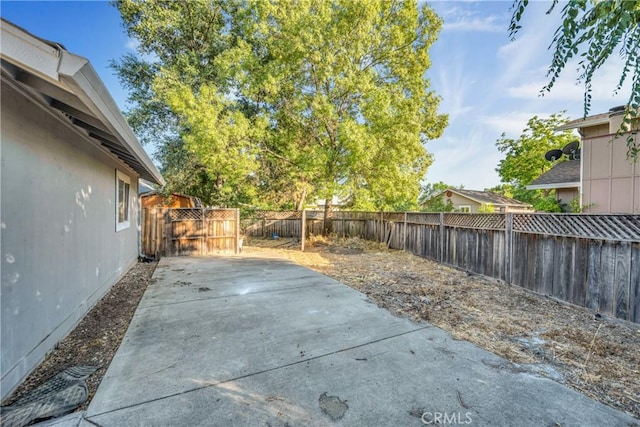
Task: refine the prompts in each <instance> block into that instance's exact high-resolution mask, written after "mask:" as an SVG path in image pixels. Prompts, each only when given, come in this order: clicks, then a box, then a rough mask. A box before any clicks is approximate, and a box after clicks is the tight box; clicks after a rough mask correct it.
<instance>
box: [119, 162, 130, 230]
mask: <svg viewBox="0 0 640 427" xmlns="http://www.w3.org/2000/svg"><path fill="white" fill-rule="evenodd" d="M130 189H131V179H130V178H129V177H128V176H127V175H125V174H123V173H122V172H120V171H116V231H120V230H124V229H125V228H129V224H130V222H129V190H130Z"/></svg>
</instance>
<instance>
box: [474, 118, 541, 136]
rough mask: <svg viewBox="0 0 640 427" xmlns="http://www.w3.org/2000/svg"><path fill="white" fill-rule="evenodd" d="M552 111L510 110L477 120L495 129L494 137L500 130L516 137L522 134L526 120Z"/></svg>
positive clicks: (500, 132)
mask: <svg viewBox="0 0 640 427" xmlns="http://www.w3.org/2000/svg"><path fill="white" fill-rule="evenodd" d="M551 114H552V113H548V112H537V113H535V112H524V111H512V112H507V113H501V114H495V115H489V116H481V117H479V118H478V121H479V122H481V123H483V124H484V125H486V126H487V127H488V128H490V129H492V130H493V131H495V132H496V133H495V135H496V139H497V138H498V137H499V135H500V134H502V132H504V133H506V134H507V136H508V137H513V138H515V137H518V136H520V135H521V134H522V131H523V130H524V129H525V128H526V127H527V122H528V121H529V119H531V118H532V117H533V116H538V117H549V116H550V115H551Z"/></svg>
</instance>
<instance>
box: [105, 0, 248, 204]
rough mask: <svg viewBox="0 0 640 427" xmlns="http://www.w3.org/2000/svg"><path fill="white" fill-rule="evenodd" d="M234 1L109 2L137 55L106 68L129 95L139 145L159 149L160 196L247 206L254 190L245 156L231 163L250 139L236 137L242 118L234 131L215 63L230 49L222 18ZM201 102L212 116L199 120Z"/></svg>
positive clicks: (226, 25) (233, 116) (227, 26)
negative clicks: (176, 193)
mask: <svg viewBox="0 0 640 427" xmlns="http://www.w3.org/2000/svg"><path fill="white" fill-rule="evenodd" d="M238 3H239V2H234V1H226V2H209V1H203V0H195V1H189V2H174V1H166V0H150V1H136V0H120V1H116V2H114V4H115V5H116V7H117V8H118V10H119V11H120V13H121V15H122V19H123V23H124V27H125V29H126V30H127V33H128V34H129V36H130V37H131V38H133V39H135V40H137V42H138V47H137V55H127V56H125V57H123V58H121V59H120V60H119V61H116V62H114V64H113V67H114V69H115V70H116V72H117V74H118V76H119V78H120V80H121V81H122V82H123V84H124V86H125V87H126V88H127V89H128V90H129V99H128V100H129V102H130V105H131V108H130V109H129V111H127V113H126V114H127V119H128V121H129V123H130V124H131V126H132V128H133V129H134V131H135V132H136V134H137V135H138V137H139V138H140V139H141V141H142V142H143V143H154V144H156V145H157V146H159V150H158V154H157V156H158V158H159V160H160V162H161V164H162V165H161V166H162V168H161V169H162V172H163V175H164V176H165V178H166V180H167V184H168V185H167V186H166V188H165V190H166V191H179V192H185V193H189V194H193V195H198V196H199V197H201V198H202V200H203V201H204V202H205V203H206V204H209V205H230V204H233V205H237V204H239V203H243V202H250V201H251V195H252V193H253V191H254V181H255V180H254V179H253V176H252V175H251V172H252V171H250V169H251V168H250V165H247V164H248V163H249V164H250V163H251V161H252V157H251V153H249V154H248V155H246V156H245V155H244V153H243V155H242V156H241V157H239V158H234V155H235V154H236V153H238V152H241V151H243V149H244V147H245V146H246V145H247V142H246V139H247V138H249V137H250V136H251V135H249V136H246V138H245V137H244V135H243V137H242V138H239V137H238V133H240V132H245V131H246V130H247V129H248V128H249V125H247V123H246V122H245V121H244V119H245V117H244V115H243V114H240V115H241V116H242V117H241V119H240V120H239V121H240V124H239V126H237V127H236V126H235V123H233V121H234V119H236V118H237V117H238V115H237V113H236V111H235V109H234V107H235V105H233V103H229V97H228V93H229V91H231V90H232V83H231V82H229V81H228V80H227V79H226V76H225V75H223V73H222V72H221V68H222V67H221V66H220V65H219V64H218V63H217V62H218V60H219V58H220V57H221V56H222V54H223V52H226V51H228V50H229V49H231V48H233V47H234V45H235V38H234V37H233V35H232V34H231V28H232V26H231V25H230V17H231V16H234V12H235V11H236V10H237V6H238ZM189 95H191V96H189ZM194 98H196V99H194ZM202 102H210V103H211V105H212V110H213V111H211V112H210V113H209V114H205V113H204V112H203V111H202V108H201V107H202ZM199 107H200V108H199ZM231 125H234V126H231ZM231 127H232V129H230V128H231ZM211 129H214V130H215V131H216V133H215V135H214V134H212V133H210V132H209V130H211ZM252 133H253V132H252ZM239 139H241V141H239ZM204 146H207V148H208V152H207V155H205V156H203V155H201V152H202V151H203V147H204ZM225 151H228V153H229V155H224V152H225Z"/></svg>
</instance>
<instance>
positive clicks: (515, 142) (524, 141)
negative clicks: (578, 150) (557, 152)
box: [496, 112, 577, 188]
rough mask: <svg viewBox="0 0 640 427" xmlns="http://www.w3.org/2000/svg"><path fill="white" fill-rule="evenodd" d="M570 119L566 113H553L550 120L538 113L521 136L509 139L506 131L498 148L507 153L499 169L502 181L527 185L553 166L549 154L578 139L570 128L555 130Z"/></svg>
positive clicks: (518, 186)
mask: <svg viewBox="0 0 640 427" xmlns="http://www.w3.org/2000/svg"><path fill="white" fill-rule="evenodd" d="M567 121H568V119H566V118H565V117H563V113H562V112H561V113H558V114H553V115H551V116H550V117H549V118H548V119H541V118H538V116H534V117H532V118H531V119H530V120H529V122H528V123H527V127H526V129H524V131H523V132H522V134H521V135H520V138H518V139H511V138H507V137H506V136H505V134H504V133H503V134H502V136H501V137H500V139H498V141H497V142H496V146H497V147H498V150H499V151H500V152H501V153H504V155H505V158H504V159H502V160H500V162H499V163H498V167H497V168H496V171H497V172H498V175H500V178H501V179H502V182H503V183H506V184H510V185H512V186H513V187H514V188H524V187H525V186H526V185H528V184H530V183H531V182H532V181H533V180H535V179H536V178H538V177H539V176H540V175H542V174H543V173H544V172H546V171H548V170H549V169H551V167H552V166H553V163H551V162H549V161H547V160H546V159H545V158H544V155H545V153H546V152H547V151H549V150H552V149H560V148H562V147H564V146H565V145H566V144H568V143H569V142H571V141H572V140H575V139H577V137H576V136H575V135H574V134H573V133H572V132H571V131H570V130H567V131H563V132H561V133H556V132H555V129H556V128H558V126H560V125H562V124H564V123H566V122H567Z"/></svg>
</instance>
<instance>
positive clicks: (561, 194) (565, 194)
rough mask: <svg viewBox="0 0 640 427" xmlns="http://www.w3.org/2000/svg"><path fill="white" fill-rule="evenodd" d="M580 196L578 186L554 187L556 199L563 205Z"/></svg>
mask: <svg viewBox="0 0 640 427" xmlns="http://www.w3.org/2000/svg"><path fill="white" fill-rule="evenodd" d="M579 197H580V191H579V190H578V188H558V189H556V200H558V201H559V202H560V203H561V204H563V205H570V204H571V203H572V202H573V200H574V199H577V198H579Z"/></svg>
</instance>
